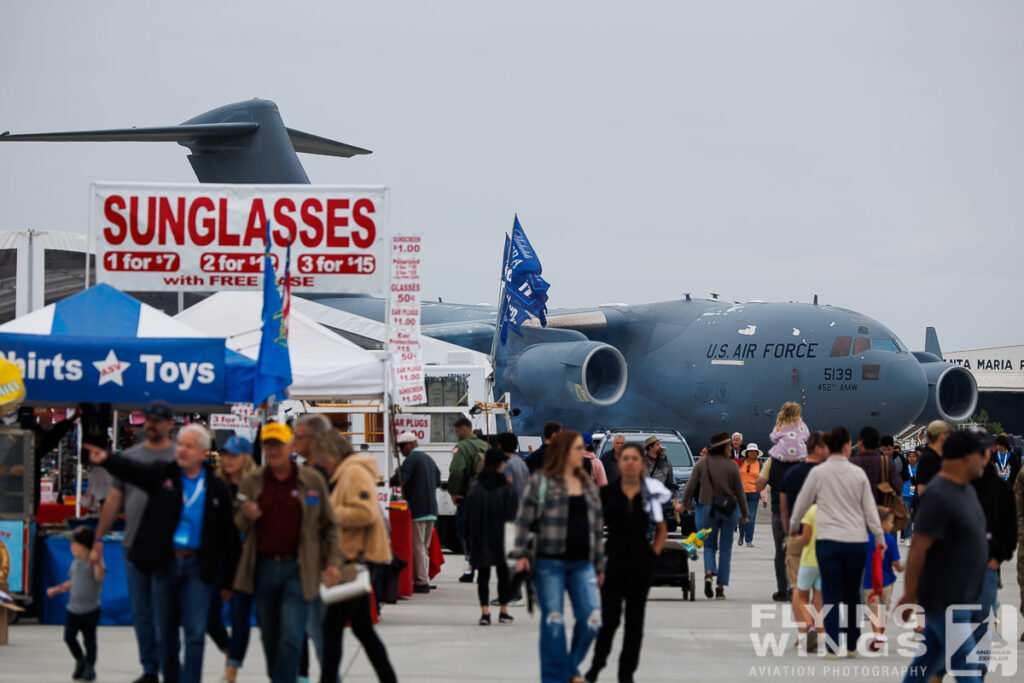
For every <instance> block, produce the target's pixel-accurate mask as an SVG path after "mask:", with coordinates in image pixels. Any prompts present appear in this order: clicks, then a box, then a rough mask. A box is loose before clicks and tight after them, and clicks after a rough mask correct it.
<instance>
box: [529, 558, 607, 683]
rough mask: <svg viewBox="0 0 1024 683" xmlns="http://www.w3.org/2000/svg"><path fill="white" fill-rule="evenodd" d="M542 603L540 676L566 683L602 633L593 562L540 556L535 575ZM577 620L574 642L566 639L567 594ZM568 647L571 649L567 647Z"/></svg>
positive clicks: (544, 681) (550, 682) (548, 681)
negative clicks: (569, 642) (600, 632)
mask: <svg viewBox="0 0 1024 683" xmlns="http://www.w3.org/2000/svg"><path fill="white" fill-rule="evenodd" d="M533 582H534V586H535V588H536V589H537V602H538V603H539V604H540V621H541V626H540V677H541V681H542V683H565V681H568V680H569V679H570V678H572V677H573V676H577V675H579V672H580V671H579V670H580V664H582V663H583V659H584V658H585V657H586V656H587V650H589V649H590V645H591V643H593V642H594V638H596V637H597V634H598V632H599V631H600V630H601V602H600V597H599V596H598V592H597V572H595V571H594V565H593V563H592V562H590V560H572V561H569V560H556V559H553V558H550V557H538V558H537V567H536V569H535V571H534V574H533ZM566 590H568V591H569V600H570V601H571V602H572V613H573V617H574V618H575V620H576V624H575V626H574V627H573V632H572V642H571V644H567V643H566V638H565V613H564V612H563V609H562V608H563V607H564V606H565V591H566ZM567 645H569V649H568V650H567V649H566V646H567Z"/></svg>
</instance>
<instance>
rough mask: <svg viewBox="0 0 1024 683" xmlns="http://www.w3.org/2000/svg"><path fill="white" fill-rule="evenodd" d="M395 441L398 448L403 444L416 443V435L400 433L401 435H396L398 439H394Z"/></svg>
mask: <svg viewBox="0 0 1024 683" xmlns="http://www.w3.org/2000/svg"><path fill="white" fill-rule="evenodd" d="M395 441H397V442H398V445H399V446H401V445H402V444H405V443H412V442H414V441H416V435H415V434H413V433H412V432H402V433H401V434H399V435H398V438H397V439H395Z"/></svg>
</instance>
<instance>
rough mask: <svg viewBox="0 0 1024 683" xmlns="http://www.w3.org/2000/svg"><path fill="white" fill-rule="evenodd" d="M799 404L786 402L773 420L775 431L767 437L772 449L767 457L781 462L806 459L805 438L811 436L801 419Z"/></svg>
mask: <svg viewBox="0 0 1024 683" xmlns="http://www.w3.org/2000/svg"><path fill="white" fill-rule="evenodd" d="M800 412H801V408H800V404H799V403H794V402H793V401H788V402H786V403H783V404H782V410H780V411H779V416H778V417H777V418H775V429H773V430H772V433H771V434H770V435H769V438H771V440H772V444H773V445H772V447H771V449H770V450H769V451H768V455H770V456H772V457H773V458H775V459H776V460H782V461H783V462H797V461H799V460H804V459H806V458H807V438H808V437H809V436H810V435H811V432H810V430H809V429H807V425H806V424H804V421H803V418H801V417H800Z"/></svg>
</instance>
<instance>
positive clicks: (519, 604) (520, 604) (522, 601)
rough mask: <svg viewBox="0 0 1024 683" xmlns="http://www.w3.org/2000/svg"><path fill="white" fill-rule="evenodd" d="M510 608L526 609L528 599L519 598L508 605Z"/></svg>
mask: <svg viewBox="0 0 1024 683" xmlns="http://www.w3.org/2000/svg"><path fill="white" fill-rule="evenodd" d="M508 604H509V606H510V607H526V598H519V599H518V600H513V601H512V602H510V603H508Z"/></svg>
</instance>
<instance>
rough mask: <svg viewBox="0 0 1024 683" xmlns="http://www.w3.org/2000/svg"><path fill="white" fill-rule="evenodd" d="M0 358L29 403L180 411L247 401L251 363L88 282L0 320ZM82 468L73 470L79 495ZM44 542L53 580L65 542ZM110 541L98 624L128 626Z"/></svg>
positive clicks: (49, 607) (52, 608)
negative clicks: (164, 405)
mask: <svg viewBox="0 0 1024 683" xmlns="http://www.w3.org/2000/svg"><path fill="white" fill-rule="evenodd" d="M0 355H2V356H4V357H5V358H7V360H9V361H11V362H13V363H15V364H17V365H18V367H19V369H20V370H21V373H22V378H23V381H24V384H25V389H26V403H28V404H30V405H37V406H38V405H51V406H68V405H72V404H76V403H82V402H88V403H109V404H111V406H112V407H113V408H114V409H115V410H131V409H135V408H140V407H142V406H144V405H146V404H147V403H149V402H150V401H152V400H153V399H157V398H159V399H163V400H165V401H167V402H169V403H171V404H172V405H174V406H175V407H177V408H178V409H179V410H181V411H197V410H203V409H211V408H212V409H219V408H221V407H222V406H223V405H224V404H226V403H243V402H247V401H249V400H251V397H252V392H253V380H254V376H255V366H256V362H255V361H254V360H252V359H250V358H247V357H246V356H243V355H241V354H239V353H237V352H235V351H232V350H231V349H229V348H227V346H226V345H225V343H224V339H223V338H217V337H211V336H204V334H203V333H202V332H201V331H198V330H196V329H193V328H191V327H189V326H188V325H186V324H184V323H182V322H180V321H178V320H175V319H174V318H172V317H170V316H168V315H166V314H164V313H163V312H162V311H159V310H157V309H155V308H153V307H151V306H147V305H146V304H143V303H142V302H140V301H138V300H137V299H134V298H132V297H130V296H128V295H127V294H124V293H123V292H120V291H118V290H117V289H115V288H113V287H110V286H109V285H97V286H95V287H92V288H90V289H87V290H85V291H83V292H80V293H78V294H75V295H73V296H70V297H68V298H66V299H63V300H62V301H59V302H57V303H55V304H51V305H49V306H46V307H45V308H42V309H40V310H38V311H34V312H32V313H29V314H27V315H24V316H22V317H20V318H17V319H15V320H12V321H10V322H8V323H6V324H4V325H0ZM81 473H82V470H81V467H79V468H78V483H77V487H76V488H77V493H78V495H77V496H76V499H77V500H78V501H80V499H81V483H82V478H81ZM78 513H79V508H78V503H77V502H76V515H77V514H78ZM46 541H47V542H46V544H44V550H43V551H41V557H40V558H39V560H40V562H41V564H42V566H43V571H44V576H47V577H50V578H51V580H52V581H54V582H56V581H59V580H60V579H59V578H56V577H62V576H66V575H67V566H68V565H69V564H70V556H68V555H67V553H66V547H67V541H66V540H65V539H61V538H58V537H51V538H48V539H46ZM62 544H63V545H62ZM115 545H116V543H111V544H109V550H110V552H108V551H107V549H105V551H104V552H105V557H106V562H107V566H108V569H109V571H110V572H111V574H110V576H109V577H108V581H107V584H108V587H109V588H111V590H109V591H108V590H106V589H104V596H103V600H104V607H103V612H104V615H105V617H106V620H107V621H106V622H105V623H110V620H113V623H129V622H130V613H128V614H127V615H126V613H125V609H124V608H125V605H126V604H127V602H126V600H127V596H126V594H124V591H123V582H121V583H118V582H117V577H118V576H122V577H123V574H119V573H118V572H120V571H122V569H123V567H122V562H121V557H122V555H121V552H120V549H119V548H116V547H115ZM61 548H63V551H62V550H61ZM115 551H116V552H115ZM111 578H113V579H114V583H113V584H111V581H110V579H111ZM118 587H120V588H118ZM40 597H41V596H40ZM44 603H45V604H44V608H43V613H42V618H43V620H44V621H45V622H46V623H60V622H62V621H63V604H62V603H61V602H60V601H54V600H46V601H44Z"/></svg>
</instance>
